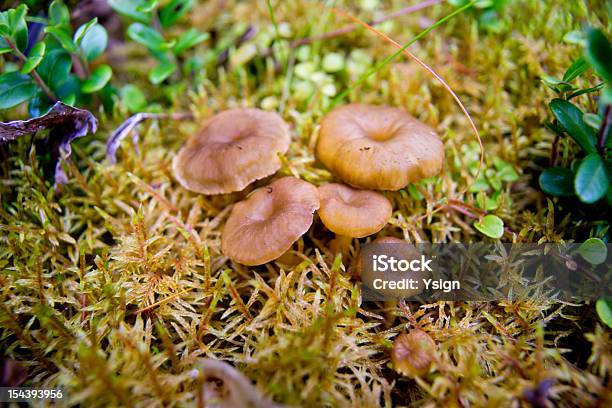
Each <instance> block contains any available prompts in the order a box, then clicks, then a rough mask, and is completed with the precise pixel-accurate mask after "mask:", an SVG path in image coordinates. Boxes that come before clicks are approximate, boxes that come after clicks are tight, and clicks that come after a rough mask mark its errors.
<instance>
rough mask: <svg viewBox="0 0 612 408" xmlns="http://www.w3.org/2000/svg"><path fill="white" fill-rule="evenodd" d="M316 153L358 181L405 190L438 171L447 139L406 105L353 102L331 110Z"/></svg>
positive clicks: (344, 175) (338, 172)
mask: <svg viewBox="0 0 612 408" xmlns="http://www.w3.org/2000/svg"><path fill="white" fill-rule="evenodd" d="M316 154H317V157H318V158H319V160H321V162H323V164H325V166H327V168H328V169H329V170H330V171H331V172H332V173H334V174H335V175H336V176H338V177H339V178H340V179H342V180H343V181H344V182H346V183H348V184H350V185H352V186H355V187H360V188H368V189H374V190H399V189H401V188H403V187H405V186H406V185H407V184H408V183H412V182H415V181H417V180H420V179H422V178H427V177H431V176H434V175H436V174H438V173H439V172H440V171H441V170H442V164H443V161H444V145H443V144H442V141H441V140H440V138H439V137H438V135H437V134H436V132H435V131H434V130H433V129H432V128H430V127H429V126H427V125H425V124H424V123H421V122H420V121H418V120H417V119H415V118H413V117H412V116H410V115H409V114H407V113H406V112H404V111H401V110H399V109H396V108H392V107H389V106H375V105H366V104H360V103H353V104H349V105H344V106H341V107H339V108H336V109H334V110H333V111H331V112H330V113H329V114H327V116H325V118H324V119H323V121H322V123H321V130H320V133H319V140H318V142H317V148H316Z"/></svg>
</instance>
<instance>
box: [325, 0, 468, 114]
mask: <svg viewBox="0 0 612 408" xmlns="http://www.w3.org/2000/svg"><path fill="white" fill-rule="evenodd" d="M473 5H474V3H473V2H470V3H468V4H466V5H464V6H462V7H459V8H458V9H457V10H455V11H453V12H452V13H450V14H448V15H447V16H445V17H442V18H441V19H439V20H438V21H436V22H435V23H433V24H432V25H430V26H429V27H427V28H426V29H425V30H423V31H421V32H420V33H418V34H417V35H416V36H415V37H414V38H413V39H412V40H410V41H408V42H407V43H406V44H405V45H404V46H403V47H402V48H400V49H399V50H397V51H396V52H395V53H394V54H392V55H390V56H389V57H387V58H385V59H384V60H383V61H382V62H381V63H379V64H377V65H376V66H375V67H373V68H370V70H368V72H366V73H365V74H363V75H362V76H361V77H359V79H358V80H357V81H355V83H354V84H353V85H352V86H350V87H348V88H347V89H345V90H344V91H342V92H341V93H340V94H338V96H336V97H335V98H334V99H333V100H332V101H331V103H330V104H329V106H328V107H327V109H326V110H325V112H328V111H330V110H331V109H332V108H333V107H334V106H336V104H337V103H338V102H340V101H341V100H343V99H344V98H346V96H347V95H348V94H349V93H351V92H352V91H353V90H354V89H355V88H357V87H358V86H359V85H361V84H362V83H364V82H365V81H366V80H367V79H368V78H369V77H371V76H372V75H373V74H375V73H377V72H378V71H380V70H381V69H382V68H384V67H385V66H386V65H387V64H388V63H389V62H391V61H392V60H394V59H395V58H396V57H397V56H398V55H400V54H401V53H403V52H404V50H405V49H406V48H408V47H410V46H411V45H412V44H414V43H415V42H417V41H418V40H420V39H421V38H423V37H424V36H426V35H427V34H428V33H429V32H430V31H432V30H434V29H435V28H436V27H438V26H439V25H441V24H443V23H445V22H446V21H447V20H450V19H451V18H453V17H455V16H456V15H458V14H460V13H462V12H463V11H464V10H466V9H468V8H470V7H472V6H473Z"/></svg>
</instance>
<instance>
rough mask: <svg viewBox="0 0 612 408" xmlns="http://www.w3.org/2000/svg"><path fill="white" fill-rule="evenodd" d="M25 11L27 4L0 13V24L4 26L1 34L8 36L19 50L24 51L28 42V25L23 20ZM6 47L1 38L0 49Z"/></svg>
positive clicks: (26, 10)
mask: <svg viewBox="0 0 612 408" xmlns="http://www.w3.org/2000/svg"><path fill="white" fill-rule="evenodd" d="M27 12H28V8H27V6H26V5H25V4H22V5H20V6H19V7H17V8H13V9H9V10H7V11H4V12H1V13H0V26H2V27H4V28H3V31H4V32H5V33H4V34H3V35H5V36H7V37H9V38H10V39H11V41H12V42H13V43H14V44H16V45H17V48H19V49H20V50H21V51H24V50H25V48H26V46H27V44H28V26H27V24H26V21H25V16H26V14H27ZM7 47H8V45H7V43H6V41H5V40H4V39H1V41H0V49H1V50H6V48H7Z"/></svg>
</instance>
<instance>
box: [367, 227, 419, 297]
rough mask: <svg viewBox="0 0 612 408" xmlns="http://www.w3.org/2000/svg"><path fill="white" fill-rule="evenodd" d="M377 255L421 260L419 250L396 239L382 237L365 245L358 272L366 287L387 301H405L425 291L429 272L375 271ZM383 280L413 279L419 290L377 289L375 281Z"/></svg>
mask: <svg viewBox="0 0 612 408" xmlns="http://www.w3.org/2000/svg"><path fill="white" fill-rule="evenodd" d="M374 255H377V256H378V257H379V259H380V256H381V255H386V256H387V259H389V258H391V257H393V258H395V259H397V260H402V259H403V260H406V261H411V260H414V259H419V258H420V256H421V255H420V253H419V251H418V249H417V248H416V247H415V246H414V245H412V244H410V243H408V242H406V241H404V240H403V239H399V238H395V237H381V238H378V239H375V240H374V241H372V242H371V243H369V244H367V245H364V246H363V248H362V249H361V254H360V256H359V257H358V259H357V263H356V268H355V269H356V272H357V274H358V275H359V276H360V278H361V281H362V282H363V284H364V285H365V286H367V287H368V288H369V289H370V290H372V291H373V292H374V294H377V295H379V296H383V297H384V298H386V300H390V299H389V298H394V299H405V298H409V297H411V296H416V295H418V294H419V293H421V292H422V291H423V288H424V285H423V280H424V279H427V278H429V276H430V273H429V272H428V271H425V270H424V271H407V272H402V271H399V270H387V271H385V272H379V271H375V270H374V267H373V262H372V259H373V256H374ZM376 279H382V280H384V281H395V282H399V281H402V280H407V279H412V280H414V281H415V282H416V285H418V286H417V288H415V289H411V288H406V289H403V288H402V289H397V288H393V289H391V288H386V287H385V288H383V289H376V288H375V285H374V281H375V280H376Z"/></svg>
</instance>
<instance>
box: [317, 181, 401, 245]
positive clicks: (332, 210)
mask: <svg viewBox="0 0 612 408" xmlns="http://www.w3.org/2000/svg"><path fill="white" fill-rule="evenodd" d="M319 196H320V198H321V208H320V209H319V217H320V218H321V221H322V222H323V224H324V225H325V226H326V227H327V228H328V229H329V230H330V231H332V232H334V233H335V234H336V240H335V244H337V247H338V250H339V251H338V252H343V249H345V248H347V247H348V246H349V245H350V242H351V239H352V238H363V237H367V236H368V235H372V234H375V233H377V232H378V231H380V230H381V229H382V228H383V227H384V226H385V225H386V224H387V221H389V218H391V213H392V211H393V207H392V206H391V203H390V202H389V200H387V199H386V198H385V196H383V195H382V194H380V193H377V192H375V191H369V190H357V189H354V188H351V187H349V186H346V185H344V184H337V183H330V184H325V185H323V186H321V187H319Z"/></svg>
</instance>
